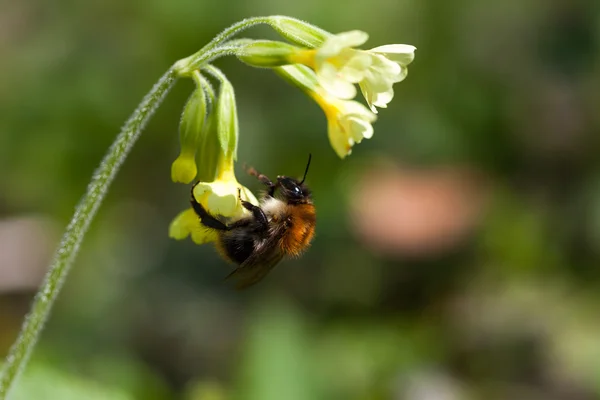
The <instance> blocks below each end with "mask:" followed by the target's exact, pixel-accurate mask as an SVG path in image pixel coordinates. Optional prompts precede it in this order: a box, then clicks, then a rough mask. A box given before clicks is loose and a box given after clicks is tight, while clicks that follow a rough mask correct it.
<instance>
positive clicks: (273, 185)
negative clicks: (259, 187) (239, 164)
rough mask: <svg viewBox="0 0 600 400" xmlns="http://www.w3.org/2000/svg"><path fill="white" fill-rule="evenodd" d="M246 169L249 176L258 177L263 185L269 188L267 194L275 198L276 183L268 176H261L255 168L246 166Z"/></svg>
mask: <svg viewBox="0 0 600 400" xmlns="http://www.w3.org/2000/svg"><path fill="white" fill-rule="evenodd" d="M244 169H245V170H246V173H248V175H250V176H254V177H256V178H257V179H258V180H259V181H261V183H262V184H264V185H265V186H267V187H268V188H269V190H268V192H267V193H268V195H269V196H271V197H273V194H275V189H276V188H277V184H276V183H273V182H272V181H271V180H270V179H269V177H268V176H266V175H263V174H261V173H260V172H258V171H257V170H256V169H254V168H253V167H248V166H244Z"/></svg>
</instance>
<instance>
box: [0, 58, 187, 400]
mask: <svg viewBox="0 0 600 400" xmlns="http://www.w3.org/2000/svg"><path fill="white" fill-rule="evenodd" d="M176 80H177V72H176V70H175V69H174V68H171V69H169V71H167V73H165V74H164V75H163V76H162V77H161V78H160V80H159V81H158V82H157V83H156V84H155V85H154V87H153V88H152V90H150V92H149V93H148V94H147V95H146V97H144V99H143V100H142V102H141V104H140V105H139V106H138V108H137V109H136V110H135V111H134V112H133V114H132V115H131V117H130V118H129V120H128V121H127V122H126V123H125V126H123V128H122V129H121V133H119V135H118V136H117V139H116V140H115V141H114V143H113V144H112V146H111V147H110V149H109V150H108V153H107V154H106V155H105V156H104V159H103V160H102V163H101V164H100V167H99V168H98V170H97V171H96V172H95V173H94V176H93V177H92V181H91V183H90V184H89V186H88V188H87V192H86V194H85V195H84V197H83V199H82V200H81V202H80V203H79V205H78V206H77V209H76V210H75V214H74V215H73V219H72V220H71V222H70V223H69V226H68V227H67V230H66V232H65V234H64V235H63V237H62V241H61V243H60V246H59V248H58V250H57V252H56V255H55V256H54V260H53V261H52V264H51V265H50V268H49V270H48V273H47V274H46V277H45V279H44V282H43V283H42V285H41V287H40V289H39V291H38V293H37V295H36V296H35V299H34V300H33V305H32V307H31V311H30V312H29V314H28V315H27V317H26V318H25V322H24V323H23V326H22V328H21V332H20V334H19V337H18V338H17V341H16V342H15V343H14V344H13V346H12V347H11V349H10V351H9V354H8V357H7V358H6V363H5V364H4V366H3V369H2V373H1V375H0V400H4V399H5V398H6V396H7V395H8V392H9V390H10V389H11V387H12V386H13V384H14V382H15V380H16V378H17V377H18V375H19V373H20V372H21V371H22V370H23V369H24V367H25V365H26V364H27V361H28V360H29V356H30V355H31V352H32V350H33V348H34V347H35V344H36V341H37V339H38V337H39V336H40V333H41V331H42V329H43V328H44V323H45V322H46V320H47V319H48V316H49V315H50V311H51V309H52V304H53V303H54V300H55V299H56V297H57V296H58V293H59V292H60V289H61V287H62V285H63V283H64V281H65V278H66V276H67V274H68V272H69V269H70V266H71V264H72V263H73V260H74V259H75V256H76V255H77V252H78V250H79V246H80V244H81V242H82V240H83V237H84V235H85V233H86V231H87V230H88V227H89V226H90V223H91V222H92V219H93V218H94V215H95V214H96V211H97V210H98V207H99V206H100V203H101V202H102V200H103V199H104V196H105V195H106V192H107V191H108V187H109V186H110V184H111V182H112V181H113V179H114V178H115V175H116V174H117V172H118V170H119V167H120V166H121V164H122V163H123V161H124V160H125V158H126V157H127V155H128V154H129V151H130V150H131V148H132V146H133V145H134V143H135V141H136V140H137V138H138V137H139V136H140V133H141V132H142V129H143V128H144V127H145V125H146V123H147V122H148V120H149V119H150V117H151V116H152V114H154V111H156V109H157V107H158V106H159V105H160V103H161V102H162V100H163V99H164V97H165V95H166V94H167V92H168V91H169V90H170V89H171V88H172V87H173V85H174V84H175V81H176Z"/></svg>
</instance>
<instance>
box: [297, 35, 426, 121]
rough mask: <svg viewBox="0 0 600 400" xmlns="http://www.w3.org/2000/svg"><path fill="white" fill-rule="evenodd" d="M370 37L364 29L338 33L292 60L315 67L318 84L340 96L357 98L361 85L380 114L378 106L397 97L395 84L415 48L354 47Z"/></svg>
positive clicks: (372, 109)
mask: <svg viewBox="0 0 600 400" xmlns="http://www.w3.org/2000/svg"><path fill="white" fill-rule="evenodd" d="M368 38H369V35H368V34H367V33H365V32H362V31H350V32H343V33H339V34H337V35H332V36H330V37H328V38H327V39H326V40H325V41H324V42H323V44H322V45H321V46H320V47H317V48H315V49H305V50H302V51H298V52H296V53H295V54H293V55H292V56H291V57H290V59H291V60H292V61H293V62H296V63H300V64H304V65H306V66H308V67H310V68H312V69H313V70H314V71H315V72H316V74H317V80H318V82H319V84H320V85H321V86H322V87H323V88H324V89H325V90H327V91H328V92H329V93H331V94H332V95H334V96H337V97H339V98H340V99H352V98H354V97H355V96H356V87H355V86H354V85H355V84H359V86H360V88H361V91H362V93H363V95H364V97H365V100H366V101H367V103H368V105H369V107H370V108H371V111H373V112H374V113H377V109H376V107H379V108H385V107H387V104H388V103H389V102H390V101H391V100H392V98H393V97H394V91H393V85H394V83H397V82H400V81H402V80H404V78H406V75H407V73H408V69H407V66H408V64H410V63H411V62H412V61H413V60H414V57H415V50H416V48H415V47H414V46H411V45H407V44H389V45H384V46H379V47H375V48H373V49H371V50H360V49H356V48H355V47H357V46H360V45H362V44H364V43H365V42H366V41H367V39H368Z"/></svg>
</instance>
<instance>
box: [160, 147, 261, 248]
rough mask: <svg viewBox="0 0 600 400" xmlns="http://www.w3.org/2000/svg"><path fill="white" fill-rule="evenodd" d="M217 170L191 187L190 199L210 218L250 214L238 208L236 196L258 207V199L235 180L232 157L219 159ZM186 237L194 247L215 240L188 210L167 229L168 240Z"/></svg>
mask: <svg viewBox="0 0 600 400" xmlns="http://www.w3.org/2000/svg"><path fill="white" fill-rule="evenodd" d="M217 171H218V175H217V177H216V178H215V180H214V181H212V182H199V183H197V184H196V185H195V186H194V189H193V196H194V198H195V199H196V201H197V202H198V203H200V204H202V206H203V207H204V208H205V209H206V210H208V211H209V212H210V213H211V214H212V215H218V216H222V217H225V218H232V219H234V220H235V219H239V218H241V217H243V216H247V215H250V212H249V211H248V210H246V209H245V208H244V207H243V206H242V204H241V202H240V197H241V198H242V200H245V201H249V202H250V203H252V204H255V205H258V200H257V199H256V197H255V196H254V194H252V192H251V191H250V190H249V189H248V188H246V187H245V186H243V185H241V184H240V183H239V182H238V181H237V179H236V178H235V173H234V171H233V158H229V159H221V160H220V161H219V163H218V165H217ZM188 236H191V238H192V240H193V241H194V243H196V244H204V243H208V242H214V241H215V240H217V234H216V233H215V231H214V230H211V229H207V228H206V227H205V226H204V225H202V224H201V223H200V218H199V217H198V215H197V214H196V213H195V212H194V210H193V209H192V208H191V207H190V208H188V209H186V210H185V211H183V212H181V213H180V214H179V215H177V216H176V217H175V219H174V220H173V222H171V226H170V227H169V237H171V238H173V239H178V240H181V239H185V238H186V237H188Z"/></svg>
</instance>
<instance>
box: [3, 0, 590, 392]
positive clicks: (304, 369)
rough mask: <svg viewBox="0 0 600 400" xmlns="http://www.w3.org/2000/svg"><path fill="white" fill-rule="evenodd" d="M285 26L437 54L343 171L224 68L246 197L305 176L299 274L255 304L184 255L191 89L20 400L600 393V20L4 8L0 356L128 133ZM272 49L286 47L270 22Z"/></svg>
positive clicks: (282, 94) (310, 115)
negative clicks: (182, 166)
mask: <svg viewBox="0 0 600 400" xmlns="http://www.w3.org/2000/svg"><path fill="white" fill-rule="evenodd" d="M269 14H285V15H290V16H294V17H297V18H301V19H304V20H308V21H310V22H312V23H315V24H317V25H319V26H322V27H323V28H324V29H327V30H329V31H332V32H342V31H347V30H351V29H360V30H364V31H367V32H369V34H370V40H369V42H368V44H367V45H368V46H369V47H375V46H377V45H382V44H387V43H408V44H413V45H415V46H416V47H417V48H418V50H417V53H416V60H415V62H414V63H413V64H412V65H410V67H409V76H408V78H407V80H406V81H405V82H403V83H400V84H398V85H396V87H395V89H396V98H395V99H394V100H393V102H392V103H391V104H390V106H389V108H388V109H384V110H381V112H380V114H379V120H378V121H377V122H376V124H375V135H374V137H373V138H372V139H370V140H366V141H364V142H363V143H362V144H360V145H358V146H356V147H355V149H354V153H353V154H352V155H351V156H350V157H349V158H348V159H346V160H344V161H340V160H339V159H338V158H337V157H336V156H335V154H334V152H333V150H332V149H331V148H330V146H329V143H328V141H327V136H326V120H325V117H324V115H323V113H322V111H321V110H320V109H319V108H318V106H317V105H316V104H314V102H312V101H311V100H310V99H309V98H307V97H306V96H305V95H304V94H302V93H300V91H298V90H296V89H295V88H293V87H291V86H289V85H287V84H286V83H285V82H283V81H281V80H280V79H279V78H277V77H276V76H275V75H274V74H272V73H270V72H269V71H267V70H258V69H251V68H249V67H246V66H244V65H241V64H240V63H239V62H237V61H236V60H234V59H224V60H222V61H219V63H218V66H220V67H221V68H222V69H223V70H224V71H225V72H226V73H227V74H228V76H229V77H230V79H231V80H232V81H233V83H234V86H235V88H236V91H237V95H238V109H239V112H240V127H241V136H240V149H239V160H240V165H239V166H238V178H239V179H240V181H241V182H242V183H243V184H245V185H247V186H249V187H250V188H252V189H258V188H259V184H258V183H257V182H256V181H255V180H254V179H253V178H251V177H248V176H245V175H244V173H243V171H242V170H241V163H242V162H247V163H248V164H250V165H253V166H255V167H256V168H257V169H259V170H260V171H262V172H264V173H266V174H267V175H271V176H274V175H278V174H285V175H301V174H302V172H303V169H304V165H305V161H306V157H307V155H308V153H309V152H311V153H312V154H313V164H312V167H311V171H310V174H309V178H308V183H309V185H311V187H312V188H313V190H314V197H315V202H316V205H317V210H318V228H317V237H316V239H315V241H314V244H313V246H312V248H311V249H310V251H309V252H308V253H307V254H306V255H305V256H303V257H302V258H300V259H298V260H292V261H287V262H284V263H282V264H280V265H279V267H278V268H276V269H275V270H274V271H273V272H272V273H271V274H270V275H269V276H268V277H267V278H266V279H265V281H263V282H261V283H260V284H259V285H258V286H256V287H253V288H251V289H249V290H247V291H243V292H236V291H235V290H233V289H232V287H231V285H229V284H228V283H227V282H224V281H223V278H224V277H225V276H226V275H227V274H228V272H229V271H230V267H229V266H227V265H226V264H225V263H224V262H223V261H222V260H220V259H219V258H218V257H217V255H216V253H215V251H214V249H213V248H212V247H211V246H201V247H199V246H195V245H194V244H193V243H192V242H191V241H190V240H186V241H173V240H170V239H169V238H168V237H167V231H168V225H169V222H170V220H171V219H172V218H173V217H174V216H175V215H176V214H177V213H178V212H179V211H180V210H181V209H183V208H185V207H187V199H188V193H189V187H187V186H185V185H176V184H174V183H172V182H171V180H170V163H171V162H172V161H173V160H174V159H175V157H176V155H177V152H178V134H177V126H178V121H179V116H180V112H181V109H182V107H183V104H184V102H185V99H186V98H187V96H188V95H189V93H190V91H191V90H192V88H193V84H192V82H191V81H181V82H179V83H178V84H177V86H176V88H175V89H174V90H173V91H172V92H171V93H170V94H169V96H168V97H167V99H166V102H165V103H164V105H163V106H162V107H161V108H160V110H159V111H158V113H157V114H156V115H155V117H154V118H153V119H152V121H151V123H150V124H149V126H148V128H147V130H146V131H145V132H144V134H143V135H142V137H141V139H140V140H139V142H138V144H137V145H136V147H135V148H134V149H133V152H132V153H131V156H130V157H129V158H128V159H127V161H126V163H125V164H124V166H123V168H122V170H121V172H120V174H119V175H118V177H117V179H116V181H115V183H114V185H113V186H112V188H111V190H110V193H109V195H108V197H107V199H106V201H105V203H104V204H103V206H102V208H101V210H100V212H99V214H98V217H97V219H96V220H95V222H94V223H93V225H92V229H91V231H90V233H89V234H88V236H87V237H86V240H85V242H84V245H83V247H82V249H81V253H80V256H79V257H78V259H77V262H76V264H75V266H74V269H73V271H72V273H71V275H70V276H69V279H68V281H67V283H66V285H65V288H64V291H63V292H62V294H61V296H60V298H59V301H58V303H57V304H56V307H55V311H54V313H53V315H52V318H51V320H50V321H49V323H48V325H47V329H46V330H45V332H44V334H43V336H42V339H41V341H40V343H39V346H38V348H37V350H36V352H35V354H34V357H33V360H32V363H31V365H30V368H29V369H28V370H27V373H26V374H25V376H24V377H23V378H22V380H21V381H20V384H19V386H18V389H17V390H16V391H15V392H14V394H15V397H14V398H15V399H36V400H37V399H66V400H69V399H144V400H146V399H148V400H162V399H185V400H198V399H201V400H230V399H239V400H246V399H248V400H313V399H314V400H329V399H332V400H336V399H344V400H346V399H348V400H379V399H381V400H383V399H408V400H454V399H597V398H600V340H599V338H600V319H599V315H600V294H599V293H600V291H599V289H600V268H599V267H600V265H599V261H600V163H599V160H600V156H599V155H598V154H599V150H600V149H599V147H600V141H599V140H598V135H597V131H598V128H599V127H600V118H599V117H598V115H600V113H598V110H597V107H598V104H600V98H599V96H600V63H599V61H600V56H599V55H600V52H599V51H598V50H599V47H600V28H599V27H600V3H599V2H597V1H593V0H588V1H585V0H580V1H578V0H575V1H569V0H523V1H521V0H508V1H504V2H502V1H479V0H456V1H451V2H450V1H442V0H420V1H407V0H398V1H389V0H372V1H363V2H358V1H356V2H347V1H341V0H337V1H331V2H324V1H316V0H304V1H298V2H273V1H269V0H249V1H239V0H221V1H218V2H212V1H192V0H173V1H168V2H167V1H163V0H148V1H145V2H127V1H118V0H105V1H88V2H79V1H69V0H63V1H60V2H45V1H41V0H29V1H4V2H2V3H0V32H1V34H0V60H2V61H1V62H0V75H1V76H2V78H0V171H1V172H0V349H2V350H1V352H2V353H3V354H4V353H5V352H6V350H7V349H8V347H9V346H10V344H11V343H12V341H13V340H14V338H15V336H16V334H17V331H18V328H19V326H20V324H21V321H22V318H23V315H24V313H25V312H26V310H27V309H28V306H29V303H30V301H31V298H32V296H33V294H34V292H35V290H36V287H37V285H38V284H39V282H40V279H41V277H42V275H43V272H44V270H45V268H46V266H47V264H48V261H49V257H50V256H51V253H52V251H53V250H54V247H55V246H56V244H57V242H58V239H59V237H60V234H61V232H62V230H63V229H64V227H65V226H66V224H67V222H68V220H69V218H70V217H71V214H72V212H73V209H74V206H75V205H76V203H77V202H78V200H79V199H80V197H81V196H82V194H83V192H84V190H85V188H86V185H87V183H88V181H89V179H90V176H91V175H92V173H93V171H94V169H95V168H96V166H97V165H98V163H99V161H100V160H101V158H102V156H103V154H104V153H105V151H106V150H107V148H108V146H109V145H110V143H111V142H112V140H113V139H114V138H115V136H116V134H117V132H118V130H119V128H120V126H121V124H122V123H123V122H124V121H125V119H126V118H127V117H128V116H129V114H130V113H131V112H132V111H133V109H134V108H135V107H136V105H137V104H138V102H139V101H140V100H141V98H142V97H143V95H144V94H145V93H146V92H147V91H148V90H149V89H150V87H151V86H152V85H153V84H154V82H155V81H156V80H157V79H158V78H159V77H160V76H161V75H162V73H163V72H164V71H166V70H167V68H168V67H169V66H170V65H171V64H172V63H173V62H175V61H176V60H178V59H180V58H183V57H185V56H187V55H190V54H192V53H193V52H195V51H197V50H198V49H199V48H200V47H201V46H202V45H204V44H205V43H206V42H208V41H209V40H210V39H211V38H212V37H213V36H214V35H216V34H217V33H218V32H219V31H221V30H222V29H224V28H225V27H226V26H228V25H230V24H231V23H233V22H235V21H237V20H240V19H242V18H245V17H248V16H253V15H269ZM247 36H250V37H256V38H264V37H268V38H275V36H274V35H273V33H272V32H271V31H269V29H268V28H266V27H259V28H255V29H253V30H251V31H248V33H247Z"/></svg>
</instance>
